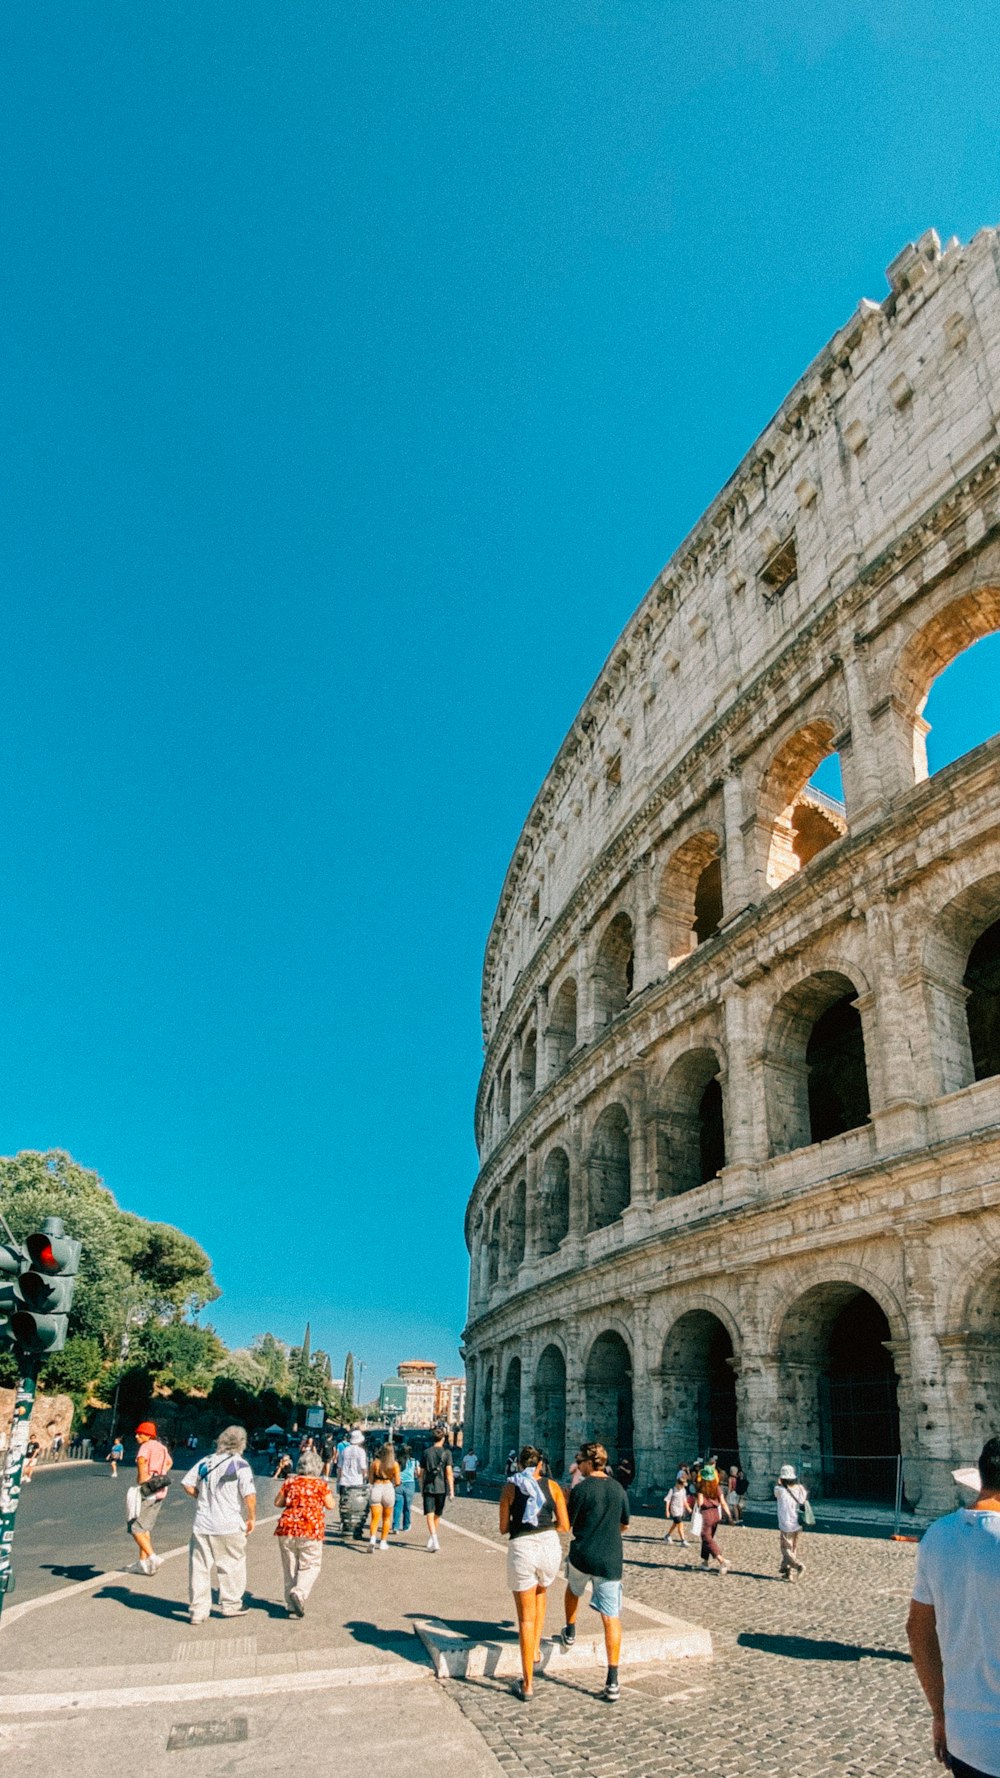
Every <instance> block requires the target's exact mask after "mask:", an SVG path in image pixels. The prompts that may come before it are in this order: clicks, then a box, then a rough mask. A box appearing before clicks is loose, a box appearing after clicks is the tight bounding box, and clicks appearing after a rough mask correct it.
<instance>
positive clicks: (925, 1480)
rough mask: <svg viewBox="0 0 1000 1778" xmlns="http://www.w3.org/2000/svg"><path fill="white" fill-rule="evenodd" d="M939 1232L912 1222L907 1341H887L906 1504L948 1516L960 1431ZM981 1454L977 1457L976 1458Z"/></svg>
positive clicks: (906, 1244)
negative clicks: (938, 1281)
mask: <svg viewBox="0 0 1000 1778" xmlns="http://www.w3.org/2000/svg"><path fill="white" fill-rule="evenodd" d="M938 1239H940V1236H939V1234H938V1231H937V1230H935V1229H934V1228H933V1227H932V1226H931V1225H930V1224H929V1223H917V1224H913V1223H910V1224H908V1225H907V1228H906V1238H905V1240H904V1241H903V1242H902V1258H903V1276H904V1283H905V1309H906V1330H907V1335H908V1338H907V1339H906V1340H905V1341H895V1340H894V1341H887V1342H886V1343H887V1346H888V1350H889V1351H890V1352H891V1353H892V1356H893V1360H894V1362H895V1365H896V1372H897V1375H898V1377H899V1397H898V1399H899V1439H900V1448H901V1450H902V1453H903V1483H904V1488H905V1491H906V1499H907V1501H908V1502H909V1503H910V1504H911V1505H913V1506H915V1505H916V1504H917V1502H918V1501H919V1502H920V1503H921V1505H922V1506H923V1507H925V1508H926V1507H928V1506H929V1507H930V1508H931V1509H932V1510H934V1511H937V1512H947V1511H948V1510H949V1509H950V1507H951V1506H952V1504H953V1501H954V1493H955V1488H954V1483H953V1481H952V1476H951V1470H952V1468H953V1467H954V1465H955V1461H956V1459H955V1456H954V1452H955V1448H956V1441H955V1436H954V1434H955V1428H954V1426H953V1424H952V1403H951V1397H950V1390H949V1389H948V1387H947V1386H946V1372H945V1362H944V1358H943V1356H942V1352H941V1345H940V1342H939V1340H938V1336H937V1331H936V1329H937V1327H938V1326H939V1325H940V1311H939V1307H938V1302H937V1293H936V1289H935V1270H936V1269H937V1267H938V1266H939V1265H940V1258H939V1256H938V1254H937V1253H936V1251H935V1247H936V1241H937V1240H938ZM977 1454H978V1453H977Z"/></svg>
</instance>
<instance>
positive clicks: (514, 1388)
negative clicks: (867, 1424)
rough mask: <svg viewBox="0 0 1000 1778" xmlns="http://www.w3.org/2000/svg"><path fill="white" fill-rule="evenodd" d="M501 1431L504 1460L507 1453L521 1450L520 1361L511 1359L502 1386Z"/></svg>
mask: <svg viewBox="0 0 1000 1778" xmlns="http://www.w3.org/2000/svg"><path fill="white" fill-rule="evenodd" d="M502 1399H503V1429H502V1433H501V1441H500V1442H501V1446H502V1450H503V1456H504V1458H505V1459H506V1457H507V1454H508V1452H510V1451H519V1450H520V1448H521V1360H520V1359H519V1358H512V1359H511V1361H510V1363H509V1365H508V1366H507V1375H506V1378H505V1379H504V1386H503V1398H502Z"/></svg>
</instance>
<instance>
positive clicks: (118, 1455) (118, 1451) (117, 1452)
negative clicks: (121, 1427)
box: [107, 1438, 125, 1480]
mask: <svg viewBox="0 0 1000 1778" xmlns="http://www.w3.org/2000/svg"><path fill="white" fill-rule="evenodd" d="M107 1461H108V1463H110V1465H111V1469H110V1472H109V1473H110V1475H111V1478H112V1480H114V1479H115V1477H116V1476H117V1474H118V1465H119V1463H124V1461H125V1446H124V1445H123V1444H122V1441H121V1439H120V1438H116V1439H115V1441H114V1443H113V1444H112V1446H111V1449H110V1451H109V1452H108V1455H107Z"/></svg>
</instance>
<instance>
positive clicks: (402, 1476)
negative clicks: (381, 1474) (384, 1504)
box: [392, 1445, 418, 1534]
mask: <svg viewBox="0 0 1000 1778" xmlns="http://www.w3.org/2000/svg"><path fill="white" fill-rule="evenodd" d="M397 1459H398V1462H399V1486H398V1488H397V1489H396V1504H395V1506H394V1507H393V1509H392V1529H393V1533H394V1534H395V1533H396V1532H398V1531H409V1529H410V1525H411V1523H412V1516H411V1515H412V1512H413V1496H414V1495H415V1494H416V1491H417V1468H418V1466H417V1460H416V1458H415V1457H414V1455H413V1452H412V1451H411V1449H410V1447H409V1445H400V1447H399V1450H398V1452H397Z"/></svg>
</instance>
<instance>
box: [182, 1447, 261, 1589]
mask: <svg viewBox="0 0 1000 1778" xmlns="http://www.w3.org/2000/svg"><path fill="white" fill-rule="evenodd" d="M246 1447H247V1435H246V1431H245V1429H244V1427H242V1426H227V1427H226V1430H225V1432H220V1434H219V1436H218V1438H217V1439H216V1441H215V1454H214V1456H211V1457H203V1458H202V1460H201V1462H200V1463H196V1464H195V1465H194V1468H193V1469H189V1470H188V1472H187V1475H186V1476H185V1477H184V1479H183V1481H182V1483H181V1486H182V1488H183V1489H184V1492H185V1494H190V1495H191V1496H192V1498H193V1499H195V1500H197V1502H198V1505H197V1507H196V1508H195V1515H194V1524H193V1526H192V1528H191V1542H190V1545H189V1550H188V1553H189V1561H188V1598H189V1601H190V1608H191V1622H192V1624H203V1623H204V1622H205V1619H206V1618H207V1617H208V1616H209V1615H210V1613H211V1610H212V1570H213V1569H214V1570H215V1575H216V1579H217V1581H218V1587H219V1611H220V1612H221V1614H222V1616H223V1617H240V1616H241V1615H242V1613H243V1612H244V1611H245V1610H246V1606H245V1605H244V1603H243V1595H244V1593H245V1592H246V1588H247V1538H248V1537H249V1535H250V1533H251V1532H252V1531H253V1529H254V1526H255V1525H256V1523H257V1483H256V1481H255V1480H254V1473H253V1470H252V1469H251V1468H250V1465H249V1463H248V1462H247V1460H246V1458H245V1457H244V1455H243V1453H244V1451H245V1450H246ZM244 1511H245V1513H246V1519H245V1520H244V1516H243V1515H244Z"/></svg>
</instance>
